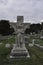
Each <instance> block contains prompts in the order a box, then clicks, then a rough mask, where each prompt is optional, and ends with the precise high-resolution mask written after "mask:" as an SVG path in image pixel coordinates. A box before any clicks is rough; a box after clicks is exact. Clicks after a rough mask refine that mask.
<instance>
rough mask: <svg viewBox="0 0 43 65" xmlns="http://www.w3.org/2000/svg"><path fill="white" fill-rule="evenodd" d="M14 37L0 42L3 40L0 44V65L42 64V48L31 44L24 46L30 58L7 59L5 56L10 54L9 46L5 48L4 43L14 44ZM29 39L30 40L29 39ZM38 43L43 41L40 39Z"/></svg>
mask: <svg viewBox="0 0 43 65" xmlns="http://www.w3.org/2000/svg"><path fill="white" fill-rule="evenodd" d="M14 40H15V39H14V37H13V38H11V39H9V40H8V39H6V40H3V41H0V42H3V44H0V65H43V50H41V49H39V48H37V47H35V46H33V47H29V46H26V47H27V49H28V51H29V54H30V58H29V59H27V60H26V59H24V60H9V59H8V58H7V56H8V55H9V54H10V51H11V48H5V44H6V43H9V44H11V45H12V44H14ZM30 41H31V40H30ZM39 42H40V43H43V41H40V40H39Z"/></svg>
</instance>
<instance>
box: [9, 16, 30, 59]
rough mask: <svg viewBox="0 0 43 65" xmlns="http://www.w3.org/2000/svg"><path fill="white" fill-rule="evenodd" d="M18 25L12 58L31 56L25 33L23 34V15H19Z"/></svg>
mask: <svg viewBox="0 0 43 65" xmlns="http://www.w3.org/2000/svg"><path fill="white" fill-rule="evenodd" d="M15 25H16V39H15V43H16V44H14V46H13V49H12V50H11V53H10V58H15V59H17V58H30V55H29V53H28V50H27V49H26V47H25V43H24V35H23V33H24V32H23V30H24V28H23V16H17V24H15Z"/></svg>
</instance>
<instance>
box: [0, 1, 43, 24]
mask: <svg viewBox="0 0 43 65" xmlns="http://www.w3.org/2000/svg"><path fill="white" fill-rule="evenodd" d="M18 15H22V16H24V20H25V21H30V22H35V23H36V22H41V21H42V20H43V0H0V19H9V20H10V21H15V20H16V18H17V16H18Z"/></svg>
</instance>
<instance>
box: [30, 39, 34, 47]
mask: <svg viewBox="0 0 43 65" xmlns="http://www.w3.org/2000/svg"><path fill="white" fill-rule="evenodd" d="M34 41H35V39H33V40H32V43H29V47H33V46H34V43H35V42H34Z"/></svg>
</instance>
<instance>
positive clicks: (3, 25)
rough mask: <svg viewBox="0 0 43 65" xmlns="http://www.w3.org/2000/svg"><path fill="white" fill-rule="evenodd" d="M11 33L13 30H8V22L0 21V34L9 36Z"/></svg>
mask: <svg viewBox="0 0 43 65" xmlns="http://www.w3.org/2000/svg"><path fill="white" fill-rule="evenodd" d="M12 32H14V30H13V31H12V29H11V28H10V23H9V20H0V34H2V35H9V34H11V33H12Z"/></svg>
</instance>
